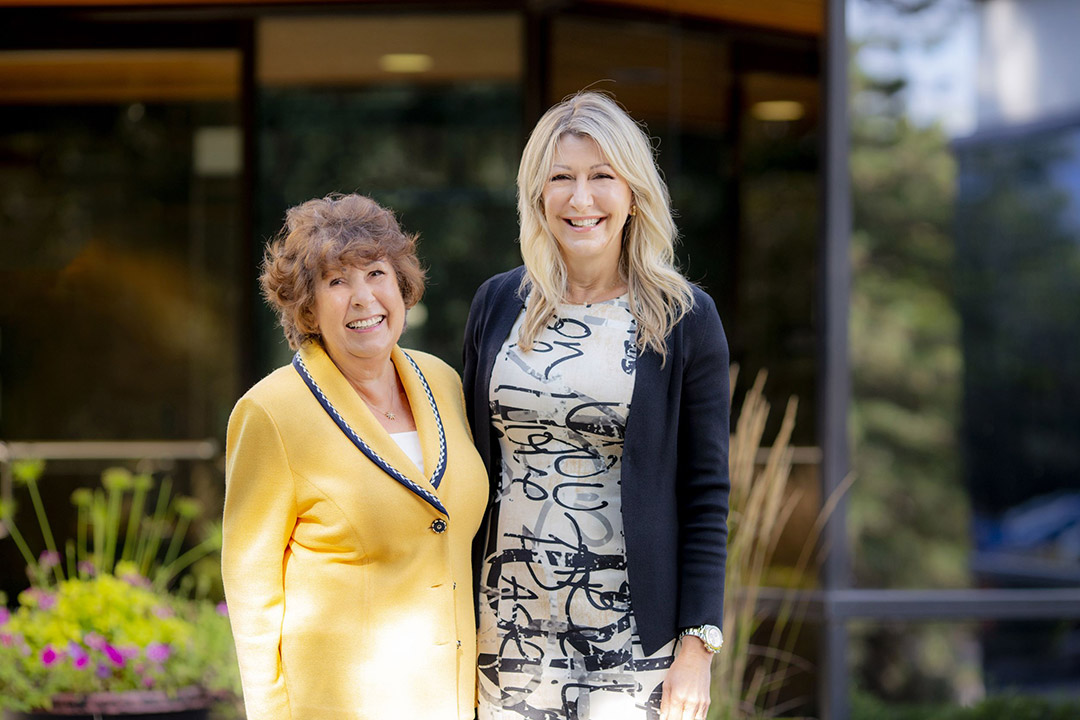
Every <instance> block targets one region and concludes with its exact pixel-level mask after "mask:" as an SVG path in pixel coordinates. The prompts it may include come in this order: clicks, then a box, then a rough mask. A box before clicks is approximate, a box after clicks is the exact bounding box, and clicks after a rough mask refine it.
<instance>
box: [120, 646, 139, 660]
mask: <svg viewBox="0 0 1080 720" xmlns="http://www.w3.org/2000/svg"><path fill="white" fill-rule="evenodd" d="M120 654H121V655H123V656H124V659H125V660H134V659H135V658H137V657H139V648H138V646H136V645H125V646H124V647H122V648H120Z"/></svg>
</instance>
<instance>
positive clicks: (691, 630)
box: [679, 625, 724, 655]
mask: <svg viewBox="0 0 1080 720" xmlns="http://www.w3.org/2000/svg"><path fill="white" fill-rule="evenodd" d="M687 635H692V636H693V637H696V638H697V639H698V640H700V641H701V644H702V645H704V646H705V649H706V650H708V651H709V652H711V653H712V654H713V655H715V654H716V653H718V652H720V649H721V648H722V647H723V646H724V641H723V640H721V641H720V645H710V644H709V642H708V641H707V640H706V639H705V626H703V625H698V626H696V627H688V628H683V629H682V630H681V631H680V632H679V640H682V639H683V638H684V637H686V636H687ZM721 637H723V636H721ZM714 648H715V649H714Z"/></svg>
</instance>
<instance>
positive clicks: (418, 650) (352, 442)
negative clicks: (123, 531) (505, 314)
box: [221, 195, 487, 720]
mask: <svg viewBox="0 0 1080 720" xmlns="http://www.w3.org/2000/svg"><path fill="white" fill-rule="evenodd" d="M260 280H261V282H262V287H263V293H264V295H265V296H266V298H267V300H268V301H269V303H270V304H271V305H272V306H273V307H274V309H275V310H276V311H277V312H278V315H279V317H280V319H281V325H282V327H283V329H284V331H285V337H286V339H288V341H289V344H290V345H291V346H292V347H293V349H295V350H296V351H297V352H296V355H295V357H294V358H293V361H292V363H290V364H289V365H286V366H284V367H282V368H279V369H278V370H276V371H274V372H272V373H271V374H270V375H268V376H267V377H265V378H264V379H262V380H261V381H259V382H258V383H257V384H256V385H255V386H254V387H252V388H251V389H250V390H249V391H248V392H247V393H246V394H245V395H244V396H243V397H242V398H240V400H239V402H237V403H236V407H235V408H234V409H233V412H232V416H231V417H230V418H229V431H228V439H227V442H226V449H225V457H226V468H225V483H226V490H225V518H224V526H223V534H224V546H223V548H222V552H221V570H222V576H223V578H224V581H225V594H226V596H227V597H228V601H229V617H230V619H231V621H232V627H233V636H234V638H235V641H236V654H237V657H238V658H239V660H240V675H241V679H242V681H243V686H244V703H245V706H246V710H247V717H248V718H250V719H251V720H316V719H318V720H384V719H385V718H418V719H419V718H423V719H424V720H471V718H473V713H474V709H475V702H474V698H475V688H476V673H475V657H476V655H475V638H476V625H475V618H474V614H473V607H474V605H473V593H472V592H471V590H470V586H471V576H472V573H471V564H470V557H469V552H470V547H471V543H472V538H473V535H474V534H475V533H476V529H477V527H478V526H479V524H480V520H481V518H482V516H483V512H484V506H485V504H486V502H487V483H486V480H485V473H484V466H483V464H482V463H481V461H480V457H479V456H478V455H477V452H476V449H475V448H474V447H473V444H472V439H471V437H470V435H469V428H468V425H467V423H466V419H465V410H464V408H463V407H462V400H461V397H462V396H461V381H460V379H459V378H458V376H457V373H455V372H454V370H453V369H452V368H450V366H448V365H447V364H446V363H444V362H442V361H441V360H439V359H437V358H435V357H432V356H431V355H428V354H426V353H422V352H417V351H415V350H408V351H406V350H402V349H401V347H399V346H398V344H397V343H398V340H399V339H400V337H401V333H402V330H403V328H404V326H405V313H406V311H407V310H408V308H410V307H412V306H413V305H414V304H416V302H417V301H418V300H419V299H420V296H421V295H422V294H423V292H424V274H423V271H422V270H421V268H420V262H419V260H418V259H417V257H416V244H415V238H413V237H412V236H410V235H406V234H405V233H403V232H402V231H401V229H400V228H399V227H398V223H397V221H396V220H395V219H394V216H393V214H392V213H391V212H390V211H388V210H386V209H384V208H382V207H380V206H379V205H377V204H376V203H375V202H374V201H373V200H371V199H369V198H366V197H363V196H361V195H337V196H331V197H326V198H321V199H317V200H309V201H308V202H305V203H302V204H301V205H298V206H296V207H294V208H292V209H290V210H289V211H288V219H287V223H286V226H285V228H284V229H283V231H282V233H281V235H280V237H279V238H278V239H277V240H276V241H275V242H274V243H272V244H271V246H270V247H269V249H268V250H267V253H266V259H265V262H264V264H263V273H262V277H261V278H260Z"/></svg>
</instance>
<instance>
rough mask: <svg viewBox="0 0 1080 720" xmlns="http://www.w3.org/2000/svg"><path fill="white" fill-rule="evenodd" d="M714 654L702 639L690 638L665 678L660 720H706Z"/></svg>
mask: <svg viewBox="0 0 1080 720" xmlns="http://www.w3.org/2000/svg"><path fill="white" fill-rule="evenodd" d="M712 657H713V654H712V653H711V652H709V651H708V650H706V649H705V645H704V643H702V642H701V639H700V638H696V637H694V636H693V635H688V636H686V637H684V638H683V639H682V642H680V643H679V652H678V654H677V655H676V656H675V660H674V661H672V663H671V667H670V668H668V672H667V677H665V678H664V688H663V695H662V696H661V699H660V720H705V716H706V715H707V714H708V712H709V680H710V679H711V677H712V673H711V668H712Z"/></svg>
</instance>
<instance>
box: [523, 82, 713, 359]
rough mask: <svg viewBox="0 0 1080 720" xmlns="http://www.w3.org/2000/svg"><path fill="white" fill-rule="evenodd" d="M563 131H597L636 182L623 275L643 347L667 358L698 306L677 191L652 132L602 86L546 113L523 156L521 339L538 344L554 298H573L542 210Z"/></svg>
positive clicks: (606, 151)
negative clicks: (685, 261) (680, 260)
mask: <svg viewBox="0 0 1080 720" xmlns="http://www.w3.org/2000/svg"><path fill="white" fill-rule="evenodd" d="M565 135H577V136H580V137H589V138H592V140H593V141H595V142H596V144H597V146H598V147H599V148H600V152H601V154H602V155H603V157H604V160H605V161H606V162H607V163H609V164H610V165H611V167H612V169H613V170H614V171H615V172H616V173H617V174H618V175H619V177H621V178H622V179H623V180H625V181H626V183H627V184H628V185H629V186H630V192H631V195H632V201H631V207H636V209H637V210H636V214H634V215H632V216H631V217H630V218H629V221H628V222H627V224H626V227H625V228H624V229H623V239H622V252H621V254H620V256H619V275H620V276H621V278H622V280H623V281H624V282H625V283H626V285H627V287H628V289H629V301H630V312H631V313H632V314H633V316H634V320H635V321H636V322H637V344H638V349H639V350H644V349H646V348H650V349H652V350H653V351H655V352H656V353H658V354H659V355H660V357H661V359H662V361H666V359H667V343H666V339H667V336H668V334H669V333H670V332H671V329H672V328H673V327H675V325H676V324H677V323H678V322H679V320H681V319H682V318H683V316H684V315H686V313H688V312H690V310H691V308H693V306H694V295H693V292H692V290H691V286H690V282H689V281H688V280H687V279H686V278H685V277H683V275H682V273H680V272H679V271H678V269H676V267H675V241H676V239H677V237H678V230H676V228H675V221H674V220H673V219H672V217H671V198H670V195H669V194H668V188H667V185H666V184H665V183H664V180H663V178H662V177H660V170H659V169H658V168H657V166H656V159H655V157H654V155H653V150H652V145H651V144H650V142H649V137H648V135H646V134H645V132H644V130H642V128H641V127H640V126H639V125H638V124H637V123H636V122H635V121H634V120H633V118H631V117H630V116H629V115H628V114H627V113H626V111H625V110H623V109H622V108H621V107H620V106H619V105H618V104H617V103H616V102H615V101H614V100H613V99H612V98H610V97H608V96H607V95H604V94H601V93H597V92H581V93H578V94H576V95H573V96H571V97H569V98H567V99H565V100H563V101H562V102H561V103H559V104H558V105H555V106H553V107H552V108H551V109H549V110H548V111H547V112H546V113H544V116H543V117H542V118H540V121H539V122H538V123H536V127H535V128H533V131H532V134H531V135H530V136H529V141H528V143H526V145H525V150H524V152H523V153H522V155H521V164H520V165H519V166H518V175H517V189H518V220H519V222H520V224H521V235H520V239H521V256H522V258H523V259H524V261H525V271H526V272H525V276H524V277H523V278H522V281H521V293H522V296H523V297H524V296H525V295H528V297H529V301H528V307H527V309H526V311H525V319H524V321H523V323H522V326H521V331H520V334H519V336H518V344H519V345H520V346H521V347H523V348H525V349H530V348H532V346H533V343H534V342H535V341H536V338H537V336H539V334H540V332H541V331H542V330H543V329H544V326H545V325H546V324H547V322H548V321H549V319H550V318H551V316H552V314H553V313H554V311H555V305H556V304H557V303H559V302H561V301H563V300H565V298H566V297H567V272H566V263H565V262H564V260H563V257H562V254H561V253H560V252H559V245H558V242H557V241H556V239H555V236H554V234H553V233H552V231H551V228H549V227H548V224H547V220H546V219H545V217H544V201H543V192H544V186H545V185H546V183H547V181H548V178H549V177H550V174H551V166H552V164H553V163H554V157H555V147H556V145H557V144H558V142H559V139H560V138H562V137H563V136H565Z"/></svg>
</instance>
